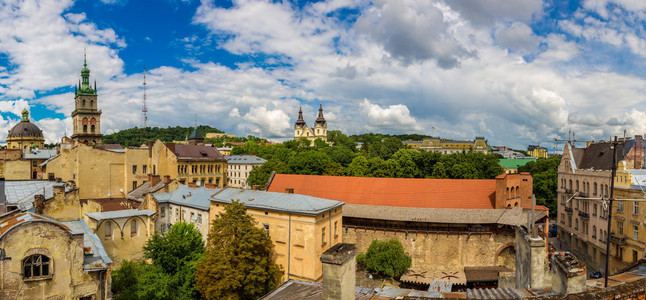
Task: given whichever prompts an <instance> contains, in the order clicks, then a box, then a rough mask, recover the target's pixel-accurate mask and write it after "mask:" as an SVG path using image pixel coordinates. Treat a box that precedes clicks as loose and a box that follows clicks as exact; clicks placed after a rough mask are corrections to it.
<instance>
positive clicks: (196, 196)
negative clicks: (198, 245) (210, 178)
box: [142, 183, 221, 241]
mask: <svg viewBox="0 0 646 300" xmlns="http://www.w3.org/2000/svg"><path fill="white" fill-rule="evenodd" d="M220 190H221V189H220V188H216V187H215V185H213V184H208V183H207V184H206V186H201V187H197V186H195V185H194V184H193V186H189V185H179V186H178V187H177V188H176V189H175V190H173V191H169V192H158V193H152V194H150V197H149V198H147V199H146V201H151V203H150V206H148V204H147V203H144V204H142V206H146V207H148V208H150V209H152V210H154V211H156V212H157V214H158V216H157V220H156V221H155V230H157V231H160V232H162V233H164V232H166V231H168V230H169V229H170V228H171V226H172V225H173V224H175V223H177V222H186V223H192V224H194V225H195V227H196V228H197V229H198V230H199V231H200V233H202V238H204V240H205V241H206V238H207V236H208V234H209V229H210V226H211V222H210V219H209V209H210V208H211V195H213V194H215V193H217V192H218V191H220Z"/></svg>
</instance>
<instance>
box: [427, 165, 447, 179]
mask: <svg viewBox="0 0 646 300" xmlns="http://www.w3.org/2000/svg"><path fill="white" fill-rule="evenodd" d="M431 177H433V178H438V179H445V178H449V175H448V170H447V169H446V166H445V165H444V163H443V162H438V163H436V164H435V166H433V173H432V174H431Z"/></svg>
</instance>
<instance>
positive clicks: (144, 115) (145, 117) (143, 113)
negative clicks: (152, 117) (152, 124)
mask: <svg viewBox="0 0 646 300" xmlns="http://www.w3.org/2000/svg"><path fill="white" fill-rule="evenodd" d="M147 123H148V106H147V105H146V66H144V99H143V104H142V106H141V128H146V127H147V126H148V124H147Z"/></svg>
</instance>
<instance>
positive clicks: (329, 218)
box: [327, 211, 332, 247]
mask: <svg viewBox="0 0 646 300" xmlns="http://www.w3.org/2000/svg"><path fill="white" fill-rule="evenodd" d="M327 214H328V220H329V221H330V234H329V240H330V247H332V211H329V212H328V213H327Z"/></svg>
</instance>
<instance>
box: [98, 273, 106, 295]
mask: <svg viewBox="0 0 646 300" xmlns="http://www.w3.org/2000/svg"><path fill="white" fill-rule="evenodd" d="M103 272H105V271H101V272H99V299H100V300H103V299H104V297H103Z"/></svg>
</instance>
